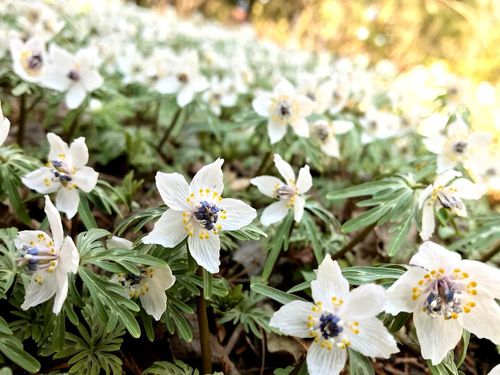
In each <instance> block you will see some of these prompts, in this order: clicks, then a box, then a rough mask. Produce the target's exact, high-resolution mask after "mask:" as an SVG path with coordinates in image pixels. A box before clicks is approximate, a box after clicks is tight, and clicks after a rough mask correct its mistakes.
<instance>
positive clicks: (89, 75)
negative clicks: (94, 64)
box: [81, 69, 104, 92]
mask: <svg viewBox="0 0 500 375" xmlns="http://www.w3.org/2000/svg"><path fill="white" fill-rule="evenodd" d="M81 76H82V78H81V79H82V85H83V86H84V87H85V90H86V91H87V92H92V91H94V90H97V89H98V88H99V87H101V86H102V84H103V83H104V80H103V79H102V77H101V75H100V74H99V72H98V71H97V70H95V69H88V70H87V69H85V70H83V71H82V72H81Z"/></svg>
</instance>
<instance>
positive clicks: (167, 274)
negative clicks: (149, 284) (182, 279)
mask: <svg viewBox="0 0 500 375" xmlns="http://www.w3.org/2000/svg"><path fill="white" fill-rule="evenodd" d="M152 269H153V279H152V280H153V282H154V283H155V285H156V286H157V287H158V288H160V289H161V290H164V291H165V290H167V289H170V287H171V286H172V285H174V283H175V276H174V275H173V274H172V270H171V269H170V267H169V266H167V267H166V268H156V267H153V268H152Z"/></svg>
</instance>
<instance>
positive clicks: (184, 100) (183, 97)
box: [177, 86, 194, 108]
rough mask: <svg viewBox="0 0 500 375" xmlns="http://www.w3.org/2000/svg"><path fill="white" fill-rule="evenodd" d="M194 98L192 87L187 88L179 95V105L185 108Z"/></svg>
mask: <svg viewBox="0 0 500 375" xmlns="http://www.w3.org/2000/svg"><path fill="white" fill-rule="evenodd" d="M193 98H194V91H193V89H192V88H191V87H190V86H186V87H184V88H182V89H181V91H179V93H178V94H177V105H178V106H179V107H181V108H184V107H185V106H186V105H188V104H189V103H191V102H192V101H193Z"/></svg>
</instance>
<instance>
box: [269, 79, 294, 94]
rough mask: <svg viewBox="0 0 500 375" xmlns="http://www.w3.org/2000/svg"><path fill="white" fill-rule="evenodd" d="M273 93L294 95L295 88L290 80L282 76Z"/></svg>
mask: <svg viewBox="0 0 500 375" xmlns="http://www.w3.org/2000/svg"><path fill="white" fill-rule="evenodd" d="M273 93H274V94H275V95H278V96H281V95H292V94H294V93H295V88H294V87H293V85H292V84H291V83H290V82H289V81H288V80H286V79H285V78H281V79H280V81H279V82H278V84H277V85H276V87H275V88H274V91H273Z"/></svg>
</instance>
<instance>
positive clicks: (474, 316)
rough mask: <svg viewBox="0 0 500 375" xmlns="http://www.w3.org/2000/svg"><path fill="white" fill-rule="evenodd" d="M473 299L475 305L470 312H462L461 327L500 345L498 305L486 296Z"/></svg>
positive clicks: (499, 313) (499, 309)
mask: <svg viewBox="0 0 500 375" xmlns="http://www.w3.org/2000/svg"><path fill="white" fill-rule="evenodd" d="M474 301H475V303H476V305H475V306H474V307H473V308H471V309H470V312H469V313H464V314H462V324H463V327H464V328H465V329H466V330H467V331H469V332H471V333H473V334H475V335H476V336H477V337H479V338H480V339H482V338H485V339H488V340H490V341H492V342H493V343H494V344H495V345H500V306H498V303H497V302H496V301H495V300H494V299H493V298H488V297H481V298H475V299H474Z"/></svg>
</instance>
